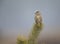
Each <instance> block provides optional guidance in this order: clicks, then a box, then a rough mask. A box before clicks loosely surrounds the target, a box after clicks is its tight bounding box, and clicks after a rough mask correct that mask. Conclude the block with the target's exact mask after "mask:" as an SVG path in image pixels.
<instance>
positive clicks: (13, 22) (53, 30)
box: [0, 0, 60, 44]
mask: <svg viewBox="0 0 60 44" xmlns="http://www.w3.org/2000/svg"><path fill="white" fill-rule="evenodd" d="M35 10H39V11H40V12H41V13H42V17H43V23H44V28H43V30H42V31H41V33H40V35H39V39H38V44H43V43H45V44H60V20H59V19H60V0H0V41H1V42H3V44H16V38H17V36H18V35H24V36H26V37H27V38H28V35H29V33H30V32H31V29H32V27H33V23H34V11H35Z"/></svg>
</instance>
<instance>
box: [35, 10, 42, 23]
mask: <svg viewBox="0 0 60 44" xmlns="http://www.w3.org/2000/svg"><path fill="white" fill-rule="evenodd" d="M34 19H35V23H36V24H39V23H42V16H41V13H40V12H39V11H36V12H35V18H34Z"/></svg>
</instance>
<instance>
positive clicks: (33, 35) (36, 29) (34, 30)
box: [17, 23, 43, 44]
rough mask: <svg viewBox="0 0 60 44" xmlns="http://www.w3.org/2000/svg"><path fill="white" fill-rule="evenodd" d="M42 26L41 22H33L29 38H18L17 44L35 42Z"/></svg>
mask: <svg viewBox="0 0 60 44" xmlns="http://www.w3.org/2000/svg"><path fill="white" fill-rule="evenodd" d="M42 28H43V23H38V24H34V26H33V28H32V31H31V33H30V35H29V38H28V39H27V38H26V39H23V40H22V39H21V38H18V39H17V44H36V40H37V38H38V35H39V33H40V32H41V30H42Z"/></svg>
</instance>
